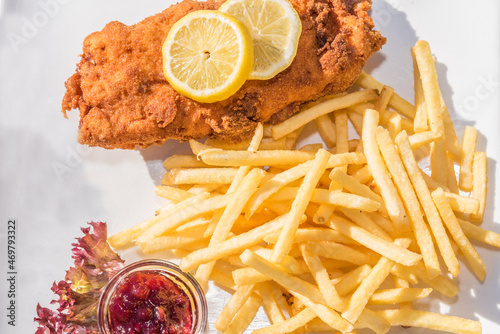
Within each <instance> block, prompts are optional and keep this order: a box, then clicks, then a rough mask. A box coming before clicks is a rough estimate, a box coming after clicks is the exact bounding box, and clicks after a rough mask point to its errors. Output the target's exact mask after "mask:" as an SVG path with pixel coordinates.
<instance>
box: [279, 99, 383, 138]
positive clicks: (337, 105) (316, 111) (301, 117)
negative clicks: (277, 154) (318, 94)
mask: <svg viewBox="0 0 500 334" xmlns="http://www.w3.org/2000/svg"><path fill="white" fill-rule="evenodd" d="M376 98H377V93H376V92H375V91H374V90H373V89H365V90H361V91H357V92H354V93H350V94H347V95H343V96H339V97H335V98H333V99H330V100H326V101H324V102H322V103H319V104H317V105H314V106H312V107H311V108H309V109H306V110H302V111H301V112H300V113H298V114H296V115H294V116H292V117H290V118H288V119H287V120H285V121H283V122H282V123H280V124H278V125H275V126H274V127H273V128H272V136H273V138H274V139H275V140H276V139H279V138H281V137H283V136H286V135H287V134H289V133H290V132H292V131H294V130H296V129H298V128H300V127H301V126H304V125H305V124H307V123H309V122H310V121H312V120H313V119H315V118H317V117H318V116H321V115H326V114H328V113H330V112H332V111H334V110H339V109H344V108H347V107H349V106H351V105H353V104H357V103H361V102H366V101H370V100H375V99H376Z"/></svg>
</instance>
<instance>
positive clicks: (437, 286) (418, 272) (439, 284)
mask: <svg viewBox="0 0 500 334" xmlns="http://www.w3.org/2000/svg"><path fill="white" fill-rule="evenodd" d="M395 267H399V268H401V265H398V264H396V265H395ZM403 269H404V268H403ZM410 271H411V273H412V274H414V275H415V276H417V278H418V279H420V280H421V281H422V282H424V283H425V284H427V285H429V286H430V287H431V288H433V289H434V290H436V291H439V292H440V293H442V294H443V295H444V296H446V297H448V298H453V297H455V296H456V295H457V293H458V287H457V286H456V285H455V283H453V281H451V280H450V279H448V278H447V277H445V276H443V275H438V276H436V277H434V278H432V279H430V278H429V276H427V272H426V270H425V266H424V265H423V263H419V264H417V265H416V266H414V267H411V268H410ZM398 272H401V271H400V270H398ZM410 279H411V276H410V277H408V280H410Z"/></svg>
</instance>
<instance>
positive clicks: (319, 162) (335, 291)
mask: <svg viewBox="0 0 500 334" xmlns="http://www.w3.org/2000/svg"><path fill="white" fill-rule="evenodd" d="M412 55H413V59H414V76H415V84H414V87H415V105H412V104H410V103H409V102H407V101H406V100H404V99H403V98H401V97H400V96H399V95H397V94H396V93H395V92H394V89H392V88H391V87H388V86H384V85H383V84H381V83H379V82H377V81H376V80H375V79H374V78H373V77H371V76H370V75H368V74H366V73H362V74H361V76H360V77H359V79H358V80H357V83H356V84H357V87H358V89H357V90H353V92H350V93H344V94H340V95H337V96H329V97H327V98H324V99H321V100H319V101H314V102H311V103H309V104H307V105H305V106H304V107H303V109H302V110H301V112H299V113H297V114H296V115H294V116H292V117H291V118H289V119H287V120H286V121H284V122H283V123H281V124H278V125H275V126H270V125H261V124H259V126H258V127H257V129H256V131H255V134H254V136H253V138H251V139H250V140H247V141H245V142H242V143H239V144H231V143H226V142H220V141H217V140H211V139H208V140H207V141H206V142H205V143H200V142H198V141H193V140H192V141H191V142H190V146H191V149H192V152H193V155H175V156H172V157H170V158H168V159H167V160H166V161H165V163H164V166H165V168H166V169H167V172H166V173H165V175H164V177H163V180H162V185H160V186H158V187H157V188H156V192H157V194H158V195H159V196H161V197H164V198H166V199H167V200H168V201H167V202H168V204H166V205H165V206H164V207H162V208H160V209H159V210H158V211H157V212H156V215H155V216H154V217H152V218H150V219H148V220H146V221H144V222H142V223H141V224H139V225H137V226H134V227H132V228H130V229H128V230H125V231H123V232H120V233H118V234H116V235H113V236H111V237H110V238H109V242H110V244H111V245H112V246H113V247H125V246H129V245H130V244H134V243H135V244H137V245H138V246H140V248H141V249H142V251H143V252H144V253H146V254H152V253H156V252H159V251H163V250H171V251H172V252H173V253H174V254H176V255H177V256H178V257H179V258H180V267H181V268H182V269H183V270H185V271H189V272H193V273H194V275H195V277H196V278H197V279H198V281H199V282H200V284H201V285H202V286H203V287H204V288H206V287H207V282H208V281H209V280H213V281H214V282H215V283H216V284H218V286H220V287H222V288H223V289H225V290H226V291H228V292H230V293H231V294H232V297H231V298H230V300H229V301H228V303H227V304H226V305H225V307H224V309H223V310H222V312H221V313H220V315H219V317H218V319H217V321H216V324H215V327H216V329H217V330H219V331H220V332H222V333H242V332H244V331H245V330H246V329H247V328H248V326H249V324H250V323H251V322H252V320H253V318H254V317H255V315H256V313H257V311H258V309H259V308H260V307H261V306H262V307H263V309H264V311H265V313H266V315H267V316H268V318H269V323H270V326H268V327H265V328H262V329H258V330H255V331H253V333H255V334H260V333H271V334H274V333H305V332H323V331H329V332H332V333H336V332H342V333H355V332H356V330H357V329H361V328H369V329H371V330H373V331H374V332H375V333H378V334H380V333H386V332H388V331H389V330H390V328H391V326H415V327H423V328H427V329H433V330H441V331H445V332H450V333H481V324H480V323H479V322H477V321H472V320H467V319H462V318H458V317H454V316H449V315H441V314H438V313H431V312H428V311H425V310H418V305H417V303H415V301H417V300H418V299H421V298H425V297H427V296H429V294H430V293H431V292H432V291H436V292H437V293H441V294H443V295H444V296H446V297H453V296H455V295H456V294H457V293H458V287H457V285H456V284H455V283H454V280H453V279H452V278H451V277H457V276H458V274H459V272H460V269H461V268H462V267H461V266H460V264H459V259H460V258H462V256H463V258H464V259H465V261H467V262H468V264H469V265H470V268H472V271H473V272H474V274H475V275H476V276H477V278H478V279H479V280H483V279H484V278H485V273H486V268H485V265H484V263H483V261H482V260H481V258H480V256H479V254H478V253H477V252H476V250H475V249H474V247H473V245H472V244H471V242H470V241H469V240H470V239H474V240H476V241H479V242H481V243H484V244H488V245H492V246H495V247H500V235H499V234H496V233H493V232H490V231H487V230H485V229H483V228H481V227H480V226H479V224H480V223H481V221H482V218H483V213H484V206H485V196H486V187H487V181H486V155H485V153H484V152H476V149H475V148H476V138H477V131H476V130H475V129H474V128H472V127H467V128H466V129H465V133H464V136H463V142H462V144H461V145H460V144H459V141H458V139H457V135H456V133H455V129H454V127H453V123H452V121H451V118H450V115H449V113H448V110H447V108H446V106H445V104H444V102H443V98H442V95H441V91H440V88H439V84H438V78H437V74H436V69H435V65H434V60H433V56H432V53H431V50H430V47H429V44H428V43H427V42H425V41H419V42H417V43H416V45H415V46H414V47H413V48H412ZM310 122H313V123H315V125H316V127H317V131H318V133H319V134H320V135H321V137H322V139H323V142H324V144H323V143H320V144H309V145H306V146H304V147H301V148H299V149H295V145H296V141H297V137H298V136H299V134H300V133H301V131H302V129H303V128H304V126H306V125H307V124H308V123H310ZM325 146H326V147H325ZM426 156H427V157H430V167H431V175H430V176H429V175H427V174H426V173H424V172H423V170H422V169H421V168H420V167H419V164H418V162H419V161H420V160H421V159H422V158H424V157H426ZM455 165H456V166H459V169H460V172H459V175H458V179H457V176H456V173H455V168H454V167H455ZM414 304H415V305H414ZM375 305H376V306H375ZM381 305H382V306H381Z"/></svg>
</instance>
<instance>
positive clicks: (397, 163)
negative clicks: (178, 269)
mask: <svg viewBox="0 0 500 334" xmlns="http://www.w3.org/2000/svg"><path fill="white" fill-rule="evenodd" d="M376 136H377V142H378V145H379V148H380V151H381V152H382V157H383V158H384V160H385V164H386V166H387V168H388V169H389V171H390V172H391V175H392V179H393V181H394V183H395V184H396V187H397V188H398V190H399V193H400V195H401V197H402V199H403V202H404V204H405V207H406V212H407V213H408V215H409V216H410V223H411V224H412V227H413V233H414V235H415V239H416V240H417V244H418V246H419V248H420V252H421V253H422V257H423V260H424V263H425V266H426V268H427V274H428V275H429V277H430V278H434V277H436V276H437V275H439V274H440V273H441V269H440V266H439V260H438V257H437V253H436V250H435V249H434V243H433V241H432V236H431V233H430V232H429V228H428V227H427V224H426V223H425V222H424V219H423V215H422V211H421V210H420V205H419V202H418V199H417V195H416V194H415V191H414V190H413V187H412V184H411V182H410V179H409V177H408V175H407V174H406V171H405V167H404V165H403V162H402V161H401V158H400V156H399V154H398V152H397V150H396V148H395V146H394V142H393V141H392V139H391V137H390V136H389V133H388V132H387V130H385V129H383V128H381V127H378V128H377V132H376ZM386 257H387V256H386ZM396 262H397V261H396Z"/></svg>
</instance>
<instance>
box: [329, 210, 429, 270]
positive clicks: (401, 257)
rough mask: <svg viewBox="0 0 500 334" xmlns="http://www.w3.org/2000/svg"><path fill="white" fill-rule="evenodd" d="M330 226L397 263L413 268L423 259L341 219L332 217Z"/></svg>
mask: <svg viewBox="0 0 500 334" xmlns="http://www.w3.org/2000/svg"><path fill="white" fill-rule="evenodd" d="M329 226H330V227H332V228H333V229H335V230H337V231H339V232H340V233H342V234H344V235H346V236H348V237H349V238H351V239H353V240H355V241H357V242H359V243H360V244H361V245H363V246H365V247H366V248H369V249H371V250H373V251H374V252H376V253H378V254H380V255H382V256H383V257H386V258H388V259H389V260H391V261H394V262H396V263H401V264H403V265H405V266H413V265H415V264H416V263H417V262H418V261H420V260H421V259H422V256H421V255H420V254H416V253H413V252H410V251H409V250H407V249H406V248H403V247H400V246H398V245H395V244H393V243H390V242H388V241H386V240H384V239H382V238H380V237H378V236H376V235H374V234H372V233H370V232H368V231H367V230H365V229H364V228H362V227H359V226H357V225H355V224H353V223H351V222H350V221H348V220H346V219H343V218H341V217H338V216H334V217H332V218H331V219H330V221H329Z"/></svg>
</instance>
